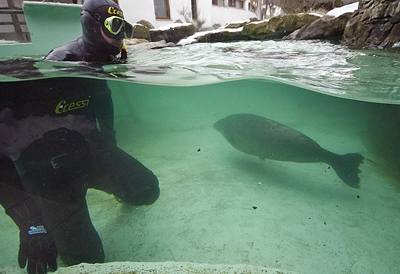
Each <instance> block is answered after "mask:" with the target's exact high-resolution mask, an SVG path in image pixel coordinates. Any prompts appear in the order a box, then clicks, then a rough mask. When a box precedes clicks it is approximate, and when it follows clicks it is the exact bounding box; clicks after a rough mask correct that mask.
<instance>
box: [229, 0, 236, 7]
mask: <svg viewBox="0 0 400 274" xmlns="http://www.w3.org/2000/svg"><path fill="white" fill-rule="evenodd" d="M235 2H236V0H229V1H228V6H229V7H235Z"/></svg>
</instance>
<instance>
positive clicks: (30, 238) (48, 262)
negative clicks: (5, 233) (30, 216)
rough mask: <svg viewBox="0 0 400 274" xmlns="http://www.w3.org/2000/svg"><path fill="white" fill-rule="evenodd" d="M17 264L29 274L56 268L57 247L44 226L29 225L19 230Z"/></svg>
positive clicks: (42, 273)
mask: <svg viewBox="0 0 400 274" xmlns="http://www.w3.org/2000/svg"><path fill="white" fill-rule="evenodd" d="M19 235H20V244H19V252H18V264H19V266H20V267H21V268H25V266H26V264H28V266H27V271H28V273H29V274H45V273H47V271H48V270H50V271H55V270H57V248H56V246H55V244H54V241H53V239H52V238H51V236H50V235H49V234H48V233H47V231H46V229H45V228H44V226H31V227H30V228H29V229H28V230H21V231H20V234H19Z"/></svg>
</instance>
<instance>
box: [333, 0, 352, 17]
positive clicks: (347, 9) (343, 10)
mask: <svg viewBox="0 0 400 274" xmlns="http://www.w3.org/2000/svg"><path fill="white" fill-rule="evenodd" d="M358 6H359V2H355V3H352V4H350V5H346V6H343V7H340V8H336V9H333V10H330V11H328V12H327V13H326V15H329V16H334V17H339V16H340V15H342V14H345V13H347V12H354V11H356V10H357V9H358Z"/></svg>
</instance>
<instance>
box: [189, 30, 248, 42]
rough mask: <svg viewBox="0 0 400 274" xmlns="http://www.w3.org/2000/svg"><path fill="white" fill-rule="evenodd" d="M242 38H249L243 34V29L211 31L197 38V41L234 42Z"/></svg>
mask: <svg viewBox="0 0 400 274" xmlns="http://www.w3.org/2000/svg"><path fill="white" fill-rule="evenodd" d="M240 40H247V38H246V37H244V36H243V35H242V32H241V29H237V30H235V29H231V30H222V31H218V32H209V33H207V34H205V35H203V36H200V37H198V38H197V42H199V43H216V42H232V41H240Z"/></svg>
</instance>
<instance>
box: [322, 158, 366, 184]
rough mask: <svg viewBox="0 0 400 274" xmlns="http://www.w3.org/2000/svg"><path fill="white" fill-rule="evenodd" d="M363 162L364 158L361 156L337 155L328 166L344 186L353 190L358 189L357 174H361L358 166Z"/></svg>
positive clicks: (358, 178) (358, 179) (358, 180)
mask: <svg viewBox="0 0 400 274" xmlns="http://www.w3.org/2000/svg"><path fill="white" fill-rule="evenodd" d="M363 160H364V157H363V156H362V155H361V154H358V153H349V154H345V155H337V156H336V157H335V158H333V159H332V161H330V162H329V164H330V165H331V166H332V168H333V169H334V170H335V172H336V174H337V175H338V176H339V177H340V179H342V181H343V182H344V183H345V184H347V185H348V186H350V187H353V188H359V187H360V186H359V183H360V177H359V176H358V174H360V172H361V171H360V169H359V166H360V164H361V163H362V162H363Z"/></svg>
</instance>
